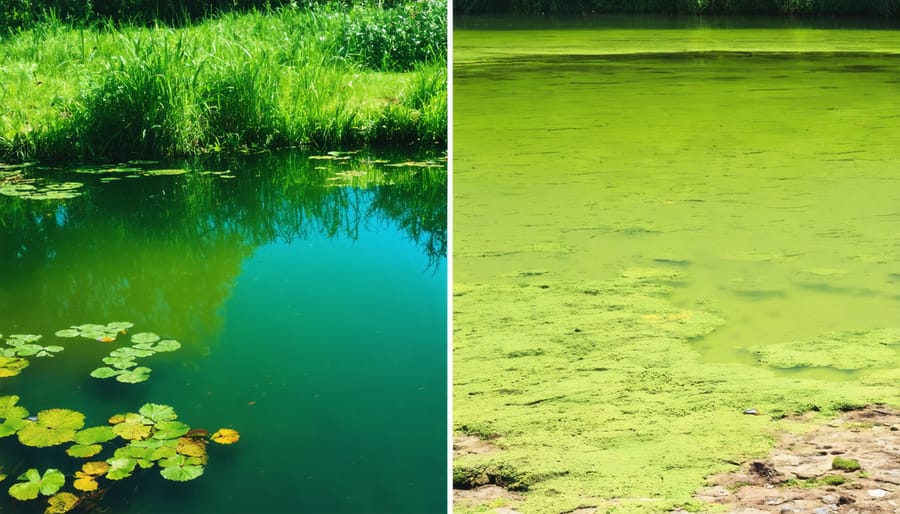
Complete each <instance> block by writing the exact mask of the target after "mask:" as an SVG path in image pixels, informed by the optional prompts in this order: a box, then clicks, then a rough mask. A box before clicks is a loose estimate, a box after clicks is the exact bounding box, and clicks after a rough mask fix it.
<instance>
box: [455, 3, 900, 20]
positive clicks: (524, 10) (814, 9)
mask: <svg viewBox="0 0 900 514" xmlns="http://www.w3.org/2000/svg"><path fill="white" fill-rule="evenodd" d="M453 11H454V13H456V14H523V15H535V14H604V13H660V14H748V15H757V14H759V15H761V14H766V15H798V16H879V17H896V16H898V14H900V0H454V1H453Z"/></svg>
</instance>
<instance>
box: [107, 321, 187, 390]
mask: <svg viewBox="0 0 900 514" xmlns="http://www.w3.org/2000/svg"><path fill="white" fill-rule="evenodd" d="M131 342H132V345H131V346H124V347H122V348H116V349H115V350H113V351H112V352H110V353H109V356H108V357H104V358H103V363H104V364H106V366H102V367H99V368H97V369H95V370H94V371H91V376H92V377H94V378H112V377H115V378H116V380H118V381H119V382H124V383H126V384H136V383H138V382H143V381H145V380H147V379H148V378H150V371H151V370H150V368H148V367H146V366H138V365H137V361H136V360H135V359H138V358H141V357H149V356H151V355H153V354H156V353H160V352H174V351H175V350H177V349H179V348H181V343H179V342H178V341H176V340H174V339H161V338H160V337H159V336H158V335H156V334H154V333H153V332H140V333H138V334H134V335H133V336H131Z"/></svg>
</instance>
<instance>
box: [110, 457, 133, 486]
mask: <svg viewBox="0 0 900 514" xmlns="http://www.w3.org/2000/svg"><path fill="white" fill-rule="evenodd" d="M106 462H107V463H108V464H109V471H107V472H106V478H108V479H110V480H122V479H123V478H128V477H130V476H131V474H132V473H133V472H134V468H135V466H137V462H136V461H135V460H134V459H130V458H128V457H111V458H109V459H107V460H106Z"/></svg>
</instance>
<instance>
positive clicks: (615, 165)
mask: <svg viewBox="0 0 900 514" xmlns="http://www.w3.org/2000/svg"><path fill="white" fill-rule="evenodd" d="M476 21H477V20H476ZM466 23H467V24H468V25H465V24H464V25H463V26H462V28H460V27H459V26H458V28H457V30H456V31H455V33H454V45H455V61H454V98H455V100H454V113H453V114H454V118H453V119H454V183H453V194H454V270H453V295H454V297H453V378H452V381H453V397H454V400H453V428H454V433H455V435H457V436H463V435H467V436H474V437H477V438H479V439H482V440H483V441H484V442H485V443H486V444H485V446H486V447H487V449H486V450H484V451H474V452H461V454H460V455H459V456H458V457H456V458H455V459H454V464H453V473H454V485H455V486H456V487H457V488H474V487H478V486H481V485H485V484H494V485H498V486H501V487H503V488H505V489H506V490H508V491H512V492H514V493H515V496H511V495H507V496H501V497H494V498H488V499H484V500H483V501H466V502H458V503H457V505H456V507H455V509H456V510H457V511H458V512H483V511H488V512H490V511H494V510H496V509H498V508H504V507H505V508H509V509H514V510H515V511H516V512H522V513H526V514H528V513H562V512H571V511H575V510H576V509H579V508H586V509H592V510H593V511H596V512H666V511H670V510H673V509H675V508H679V507H681V508H684V509H686V510H693V511H703V510H705V509H707V508H708V507H707V506H706V505H705V504H703V503H702V502H700V501H699V500H696V499H695V498H694V493H695V492H696V491H697V490H698V489H700V488H702V487H703V486H704V484H705V483H706V477H708V476H710V475H712V474H714V473H718V472H722V471H728V470H732V469H735V468H736V466H737V464H738V463H740V462H742V461H744V460H747V459H750V458H755V457H759V456H762V455H765V454H766V453H767V452H768V451H769V450H770V449H771V447H772V444H773V437H774V434H775V433H776V432H777V431H779V430H782V429H785V428H787V427H788V425H787V423H786V422H785V421H784V420H782V416H783V415H785V414H789V413H793V412H804V411H810V410H813V411H819V412H820V413H822V415H828V414H831V413H833V412H835V411H837V410H840V409H844V408H848V407H851V406H859V405H865V404H869V403H874V402H884V403H888V404H893V405H898V404H900V387H898V384H900V315H898V314H897V313H898V312H900V247H898V246H897V244H896V241H897V236H898V234H900V210H898V206H900V175H898V174H897V172H896V167H897V163H898V162H900V150H898V149H897V146H896V144H894V143H893V141H896V140H898V138H900V105H898V103H897V102H896V100H895V99H896V91H897V90H898V87H900V57H898V56H897V55H894V54H893V53H892V52H893V50H891V48H893V49H896V48H900V34H898V33H897V32H895V31H884V30H881V31H877V30H856V29H853V30H836V29H814V28H780V29H777V30H772V29H769V30H764V29H761V28H759V27H756V28H752V29H750V28H748V29H744V30H739V29H734V28H731V29H711V28H709V27H706V28H704V27H699V28H698V27H668V28H653V29H642V28H640V27H628V28H622V27H616V28H611V27H603V26H602V25H600V24H597V25H596V26H586V24H585V23H584V22H578V23H577V26H572V27H567V26H565V24H564V23H562V22H558V21H557V22H554V23H553V24H552V27H550V28H544V29H542V28H540V27H538V28H535V27H534V26H531V27H530V28H528V29H516V28H515V24H514V23H512V22H509V21H506V22H504V23H500V22H499V21H498V20H493V21H492V22H491V23H474V22H473V21H472V20H467V22H466ZM688 43H690V44H688ZM750 409H754V411H753V412H758V413H759V414H761V415H757V416H754V415H747V414H745V411H747V410H750ZM592 510H586V511H585V512H590V511H592Z"/></svg>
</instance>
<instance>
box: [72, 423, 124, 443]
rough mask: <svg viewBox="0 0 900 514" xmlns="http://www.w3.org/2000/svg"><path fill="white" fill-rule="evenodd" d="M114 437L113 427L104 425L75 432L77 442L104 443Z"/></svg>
mask: <svg viewBox="0 0 900 514" xmlns="http://www.w3.org/2000/svg"><path fill="white" fill-rule="evenodd" d="M115 438H116V433H115V432H114V431H113V427H111V426H108V425H104V426H100V427H91V428H85V429H84V430H79V431H78V432H77V433H76V434H75V442H76V443H78V444H95V443H105V442H107V441H111V440H113V439H115Z"/></svg>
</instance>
